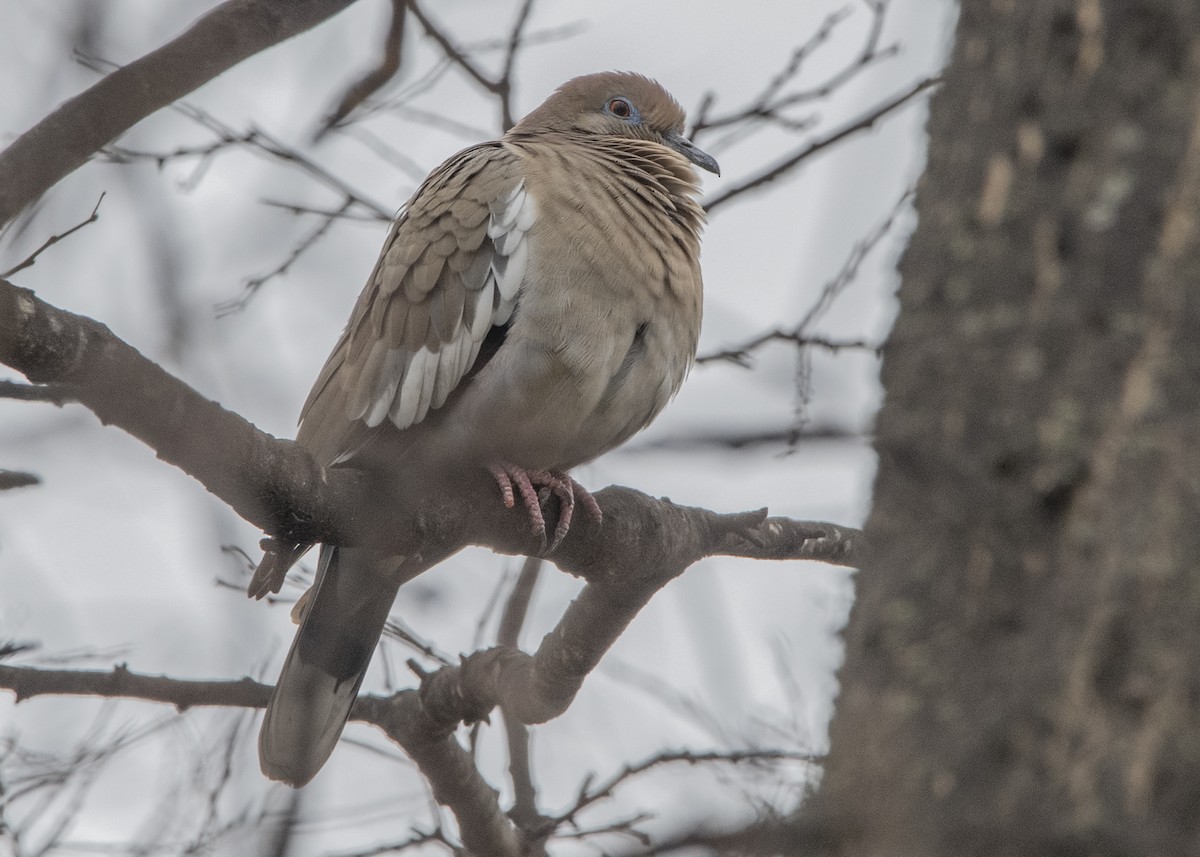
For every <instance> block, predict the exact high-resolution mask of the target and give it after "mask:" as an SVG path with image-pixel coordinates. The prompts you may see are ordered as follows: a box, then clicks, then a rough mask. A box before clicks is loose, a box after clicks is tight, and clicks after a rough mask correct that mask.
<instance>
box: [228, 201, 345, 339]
mask: <svg viewBox="0 0 1200 857" xmlns="http://www.w3.org/2000/svg"><path fill="white" fill-rule="evenodd" d="M353 204H354V203H353V200H351V199H350V198H349V197H347V198H346V199H344V200H343V201H342V204H341V205H340V206H338V208H337V209H336V210H334V211H332V212H330V213H328V214H326V215H324V216H323V217H322V218H321V222H320V223H318V224H317V225H316V226H314V227H313V228H312V229H311V230H309V231H308V232H307V233H306V234H305V235H304V236H302V237H301V239H300V240H299V241H297V242H296V245H295V246H294V247H292V249H291V252H290V253H288V255H287V257H286V258H285V259H284V260H283V261H282V262H280V263H279V264H278V265H276V266H275V267H274V268H272V269H271V270H269V271H267V272H266V273H265V274H257V275H255V276H253V277H249V278H247V279H246V281H245V282H244V283H243V284H242V293H241V294H240V295H238V296H237V297H236V298H230V299H229V300H225V301H221V302H220V303H218V304H217V308H216V309H217V315H218V316H226V315H230V314H231V313H235V312H238V311H239V310H242V309H245V307H246V304H248V303H249V302H250V301H251V300H253V299H254V296H255V295H256V294H257V293H258V290H259V289H261V288H262V287H263V286H264V285H265V284H266V283H268V282H269V281H270V280H272V279H274V278H275V277H280V276H283V275H284V274H286V273H287V272H288V270H289V269H290V268H291V267H292V265H294V264H295V263H296V261H297V260H298V259H299V258H300V257H301V256H303V255H304V253H305V252H307V251H308V250H311V249H312V247H313V245H315V244H316V243H317V242H318V241H320V240H321V239H322V238H323V237H324V236H325V235H326V234H327V233H328V232H329V230H330V228H331V227H332V226H333V224H334V223H336V222H337V221H338V220H339V219H341V218H343V217H345V216H346V214H347V212H348V211H349V210H350V207H351V206H352V205H353Z"/></svg>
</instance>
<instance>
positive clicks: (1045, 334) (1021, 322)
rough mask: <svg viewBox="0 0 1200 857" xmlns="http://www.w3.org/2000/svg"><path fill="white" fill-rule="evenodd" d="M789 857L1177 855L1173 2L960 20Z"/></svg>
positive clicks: (1185, 356) (1183, 101)
mask: <svg viewBox="0 0 1200 857" xmlns="http://www.w3.org/2000/svg"><path fill="white" fill-rule="evenodd" d="M945 81H946V82H945V85H944V87H943V88H942V90H941V91H940V92H939V93H938V94H937V95H936V96H935V98H934V100H933V102H932V115H931V118H930V123H929V134H930V148H929V164H928V168H927V172H926V175H925V177H924V180H923V182H922V185H921V188H920V191H919V194H918V198H917V208H918V212H919V214H920V223H919V226H918V228H917V231H916V234H915V236H914V238H913V241H912V243H911V246H910V247H909V249H908V251H907V253H906V255H905V257H904V260H903V262H902V264H901V273H902V278H903V279H902V287H901V290H900V304H901V307H900V315H899V318H898V320H897V323H896V327H895V330H894V332H893V334H892V337H891V340H890V342H889V343H888V345H887V348H886V350H885V353H884V363H883V383H884V386H885V388H886V403H885V405H884V407H883V410H882V412H881V414H880V417H879V425H878V449H879V454H880V465H879V473H878V477H877V482H876V486H875V499H874V508H873V512H872V514H871V518H870V521H869V524H868V527H867V538H868V543H869V544H871V545H872V546H873V548H874V549H875V552H874V555H873V556H872V557H871V558H870V559H869V560H868V563H867V567H866V568H864V570H863V572H862V574H861V575H860V576H859V578H858V583H859V600H858V603H857V604H856V606H855V608H854V611H853V614H852V617H851V621H850V627H849V629H848V631H847V647H848V651H847V659H846V665H845V668H844V670H843V672H842V675H841V680H842V686H843V689H842V694H841V698H840V700H839V702H838V707H837V714H836V717H835V720H834V724H833V728H832V751H831V754H830V757H829V760H828V768H827V773H826V776H825V779H824V783H823V786H822V789H821V791H820V793H819V794H818V795H817V796H816V797H815V799H814V800H813V801H812V803H811V805H810V807H809V809H808V811H807V813H806V814H805V815H804V818H805V820H806V824H805V828H806V829H807V831H808V833H809V837H808V838H807V840H806V841H807V842H808V843H809V845H811V846H814V847H811V848H809V847H803V846H801V847H802V850H803V853H814V852H820V853H836V854H843V855H889V857H904V855H921V857H937V855H947V857H961V855H974V857H978V855H1041V854H1055V855H1130V857H1133V855H1151V854H1153V855H1165V854H1200V227H1198V220H1197V218H1198V217H1200V4H1197V3H1196V2H1195V0H1040V2H1016V0H987V2H982V0H969V2H965V3H964V4H963V7H962V17H961V20H960V23H959V29H958V38H957V43H956V46H955V48H954V53H953V58H952V61H951V64H950V67H949V68H948V70H947V73H946V76H945Z"/></svg>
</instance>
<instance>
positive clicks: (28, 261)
mask: <svg viewBox="0 0 1200 857" xmlns="http://www.w3.org/2000/svg"><path fill="white" fill-rule="evenodd" d="M102 202H104V194H103V193H101V194H100V198H99V199H98V200H96V204H95V205H94V206H92V213H91V214H89V215H88V216H87V217H85V218H84V219H83V220H81V221H79V222H78V223H76V224H75V225H74V226H72V227H71V228H70V229H68V230H67V231H66V232H60V233H58V234H57V235H51V236H50V237H49V238H47V239H46V240H45V241H43V242H42V246H41V247H38V248H37V249H36V250H34V251H33V252H32V253H30V254H29V255H28V256H26V257H25V258H24V259H22V260H21V261H20V262H18V263H17V264H16V265H14V266H13V267H11V268H9V269H8V270H7V271H5V272H4V273H2V274H0V277H11V276H12V275H13V274H15V273H17V272H18V271H23V270H25V269H26V268H29V267H31V266H32V265H33V264H34V263H35V262H37V258H38V256H40V255H42V253H44V252H45V251H46V250H47V249H49V248H50V247H53V246H54V245H55V244H57V243H58V242H59V241H62V240H63V239H64V238H67V237H69V236H71V235H73V234H75V233H76V232H78V231H79V230H80V229H82V228H83V227H85V226H87V225H88V224H89V223H95V222H96V221H97V220H99V219H100V203H102Z"/></svg>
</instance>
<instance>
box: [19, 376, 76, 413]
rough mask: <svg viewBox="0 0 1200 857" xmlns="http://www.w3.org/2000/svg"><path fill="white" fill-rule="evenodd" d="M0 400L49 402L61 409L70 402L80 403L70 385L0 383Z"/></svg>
mask: <svg viewBox="0 0 1200 857" xmlns="http://www.w3.org/2000/svg"><path fill="white" fill-rule="evenodd" d="M0 399H16V400H18V401H21V402H49V403H50V404H52V405H58V406H59V407H60V408H61V407H62V406H63V405H65V404H67V403H68V402H75V401H78V400H77V399H76V398H75V390H74V388H73V387H71V385H70V384H20V383H17V382H16V381H0Z"/></svg>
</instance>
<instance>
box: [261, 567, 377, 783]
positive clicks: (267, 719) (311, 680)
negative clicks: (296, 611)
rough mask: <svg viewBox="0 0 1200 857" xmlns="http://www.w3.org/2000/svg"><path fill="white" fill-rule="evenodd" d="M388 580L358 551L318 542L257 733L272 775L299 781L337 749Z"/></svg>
mask: <svg viewBox="0 0 1200 857" xmlns="http://www.w3.org/2000/svg"><path fill="white" fill-rule="evenodd" d="M386 580H387V576H386V575H381V574H379V573H378V572H377V571H376V570H375V569H373V568H372V567H371V565H370V563H369V562H368V561H367V557H366V556H365V555H364V554H363V553H362V552H361V551H356V550H354V549H348V548H339V547H332V546H328V545H324V546H322V547H321V558H320V562H319V564H318V566H317V579H316V582H315V583H314V584H313V589H312V593H311V596H310V599H309V603H308V606H307V609H306V610H305V611H304V616H303V617H302V618H301V620H300V628H299V630H298V631H297V632H296V639H295V640H294V641H293V642H292V648H291V650H290V651H289V652H288V655H287V660H285V661H284V664H283V670H282V672H281V673H280V675H279V681H278V682H277V683H276V685H275V690H274V691H273V692H272V693H271V700H270V702H268V703H267V712H266V714H265V715H264V717H263V723H262V730H261V731H260V732H259V736H258V758H259V762H260V764H261V766H262V771H263V773H264V774H266V775H267V776H268V777H270V778H271V779H273V780H280V781H282V782H285V783H288V784H290V785H293V786H302V785H304V784H305V783H307V782H308V781H309V780H311V779H312V778H313V777H314V776H316V774H317V771H319V770H320V769H321V766H322V765H324V764H325V761H326V760H327V759H328V758H329V754H330V753H332V752H333V748H334V747H335V746H336V745H337V742H338V738H340V737H341V734H342V728H343V727H344V726H345V723H346V720H347V718H348V717H349V716H350V709H351V708H352V707H353V706H354V700H355V699H356V698H357V696H358V689H359V687H360V686H361V685H362V681H363V677H364V676H365V675H366V673H367V667H368V666H369V665H370V663H371V656H372V655H373V654H374V652H375V646H376V644H377V643H378V641H379V635H380V634H381V633H382V632H383V626H384V623H385V622H386V621H387V617H388V613H389V611H390V610H391V606H392V601H393V600H394V598H395V595H396V592H395V584H392V585H390V586H389V585H388V584H387V583H386V582H385V581H386ZM384 589H387V591H386V592H385V591H383V590H384Z"/></svg>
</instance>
